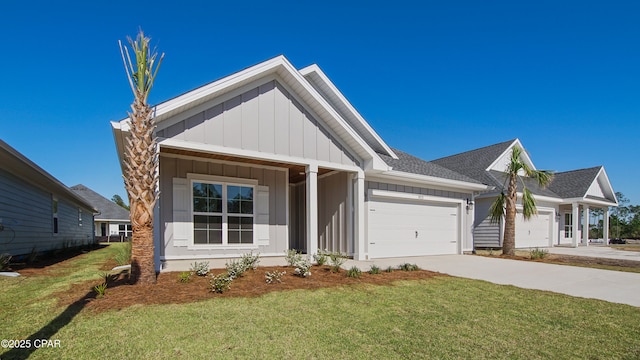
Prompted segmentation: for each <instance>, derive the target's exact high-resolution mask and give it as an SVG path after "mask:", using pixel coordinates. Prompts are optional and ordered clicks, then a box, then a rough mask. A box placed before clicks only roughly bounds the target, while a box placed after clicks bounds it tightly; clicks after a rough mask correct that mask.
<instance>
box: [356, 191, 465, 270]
mask: <svg viewBox="0 0 640 360" xmlns="http://www.w3.org/2000/svg"><path fill="white" fill-rule="evenodd" d="M368 215H369V216H368V242H369V257H370V258H383V257H396V256H419V255H441V254H456V253H457V252H458V232H459V230H458V229H459V225H458V224H459V222H458V216H459V215H458V204H448V203H427V202H423V201H416V202H412V201H406V200H391V199H384V200H382V199H376V200H374V201H370V202H369V212H368Z"/></svg>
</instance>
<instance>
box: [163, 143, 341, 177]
mask: <svg viewBox="0 0 640 360" xmlns="http://www.w3.org/2000/svg"><path fill="white" fill-rule="evenodd" d="M160 153H164V154H174V155H182V156H191V157H199V158H205V159H213V160H223V161H232V162H238V163H248V164H254V165H265V166H273V167H280V168H287V169H289V183H290V184H296V183H299V182H301V181H304V180H305V178H306V176H305V166H304V165H297V164H289V163H283V162H278V161H267V160H259V159H251V158H244V157H239V156H230V155H221V154H211V153H203V152H198V151H189V150H181V149H173V148H164V147H160ZM331 171H332V170H331V169H326V168H318V175H322V174H326V173H328V172H331Z"/></svg>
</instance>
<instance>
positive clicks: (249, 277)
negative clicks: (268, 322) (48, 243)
mask: <svg viewBox="0 0 640 360" xmlns="http://www.w3.org/2000/svg"><path fill="white" fill-rule="evenodd" d="M293 270H294V268H292V267H282V266H276V267H273V266H272V267H258V268H257V269H256V270H249V271H247V272H245V273H244V275H243V276H242V277H240V278H238V279H235V280H233V282H232V283H231V288H230V290H228V291H226V292H224V293H222V294H219V293H213V292H211V286H210V284H209V281H210V279H211V276H210V275H208V276H195V275H192V276H191V279H190V280H189V282H187V283H181V282H180V281H179V274H180V273H179V272H166V273H160V274H159V275H158V279H157V283H156V284H155V285H131V284H129V283H128V276H127V275H125V274H121V275H119V276H117V279H116V278H114V279H112V280H111V281H110V282H109V287H108V288H107V291H106V294H105V296H104V297H102V298H99V299H96V298H95V292H94V291H93V287H94V286H95V285H97V284H99V283H100V282H101V281H99V280H94V281H90V282H85V283H80V284H75V285H73V287H72V288H71V289H69V290H66V291H63V292H60V293H57V294H55V295H54V296H56V297H57V298H58V300H59V305H60V306H63V307H66V306H70V305H72V304H74V305H80V306H82V307H83V308H84V309H85V310H87V311H90V312H95V313H99V312H103V311H107V310H119V309H124V308H127V307H130V306H133V305H138V304H140V305H152V304H182V303H191V302H195V301H202V300H207V299H213V298H223V297H255V296H260V295H263V294H266V293H269V292H272V291H287V290H297V289H319V288H328V287H339V286H352V285H356V284H375V285H390V284H392V283H393V282H394V281H398V280H416V279H429V278H432V277H434V276H446V275H444V274H440V273H436V272H431V271H426V270H417V271H401V270H394V271H393V272H391V273H387V272H382V273H380V274H376V275H371V274H369V273H365V272H363V273H362V274H361V276H360V278H349V277H347V276H346V271H345V270H340V272H339V273H334V272H332V271H331V268H330V267H329V266H313V267H312V268H311V276H309V277H306V278H303V277H299V276H295V275H293ZM267 271H270V272H273V271H286V274H285V275H283V276H282V278H281V280H282V283H274V284H267V283H266V281H265V280H266V279H265V272H267ZM222 272H224V270H223V269H214V270H212V273H213V274H219V273H222Z"/></svg>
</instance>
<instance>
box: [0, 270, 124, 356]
mask: <svg viewBox="0 0 640 360" xmlns="http://www.w3.org/2000/svg"><path fill="white" fill-rule="evenodd" d="M123 273H124V272H123ZM123 273H120V274H114V275H111V277H110V281H108V282H107V283H108V289H112V288H114V287H117V286H121V285H128V284H129V278H128V276H122V275H123ZM95 300H96V292H95V291H94V290H93V289H91V290H89V292H87V293H86V294H85V295H84V296H83V297H81V298H79V299H78V300H76V301H74V302H73V303H72V304H70V305H69V306H67V308H66V309H64V311H63V312H62V313H61V314H60V315H58V316H56V318H55V319H53V320H51V321H50V322H49V323H48V324H46V325H45V326H43V327H42V328H41V329H40V330H38V331H36V332H35V333H33V334H31V335H30V336H29V337H28V338H26V339H24V340H27V341H25V342H24V343H27V344H30V345H31V346H30V347H28V348H26V347H25V348H13V349H11V350H9V351H8V352H6V353H4V354H0V358H1V359H2V360H8V359H27V358H28V357H29V356H31V354H32V353H33V352H34V351H36V350H38V348H37V347H35V343H36V341H37V343H40V342H42V340H52V339H51V337H52V336H54V335H55V334H56V333H57V332H58V331H59V330H60V329H62V328H63V327H65V326H67V325H68V324H69V323H70V322H71V320H73V318H74V317H75V316H76V315H78V313H80V311H82V309H83V308H84V307H85V305H86V304H87V303H88V302H90V301H95ZM98 301H99V300H98ZM53 340H55V339H53ZM44 348H46V347H44Z"/></svg>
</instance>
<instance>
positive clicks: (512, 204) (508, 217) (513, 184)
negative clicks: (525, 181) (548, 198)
mask: <svg viewBox="0 0 640 360" xmlns="http://www.w3.org/2000/svg"><path fill="white" fill-rule="evenodd" d="M517 176H518V174H517V173H514V174H510V177H509V187H508V189H507V199H506V200H507V201H506V209H505V219H504V239H503V241H502V254H503V255H515V248H516V196H517V189H518V188H517V186H518V185H517Z"/></svg>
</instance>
